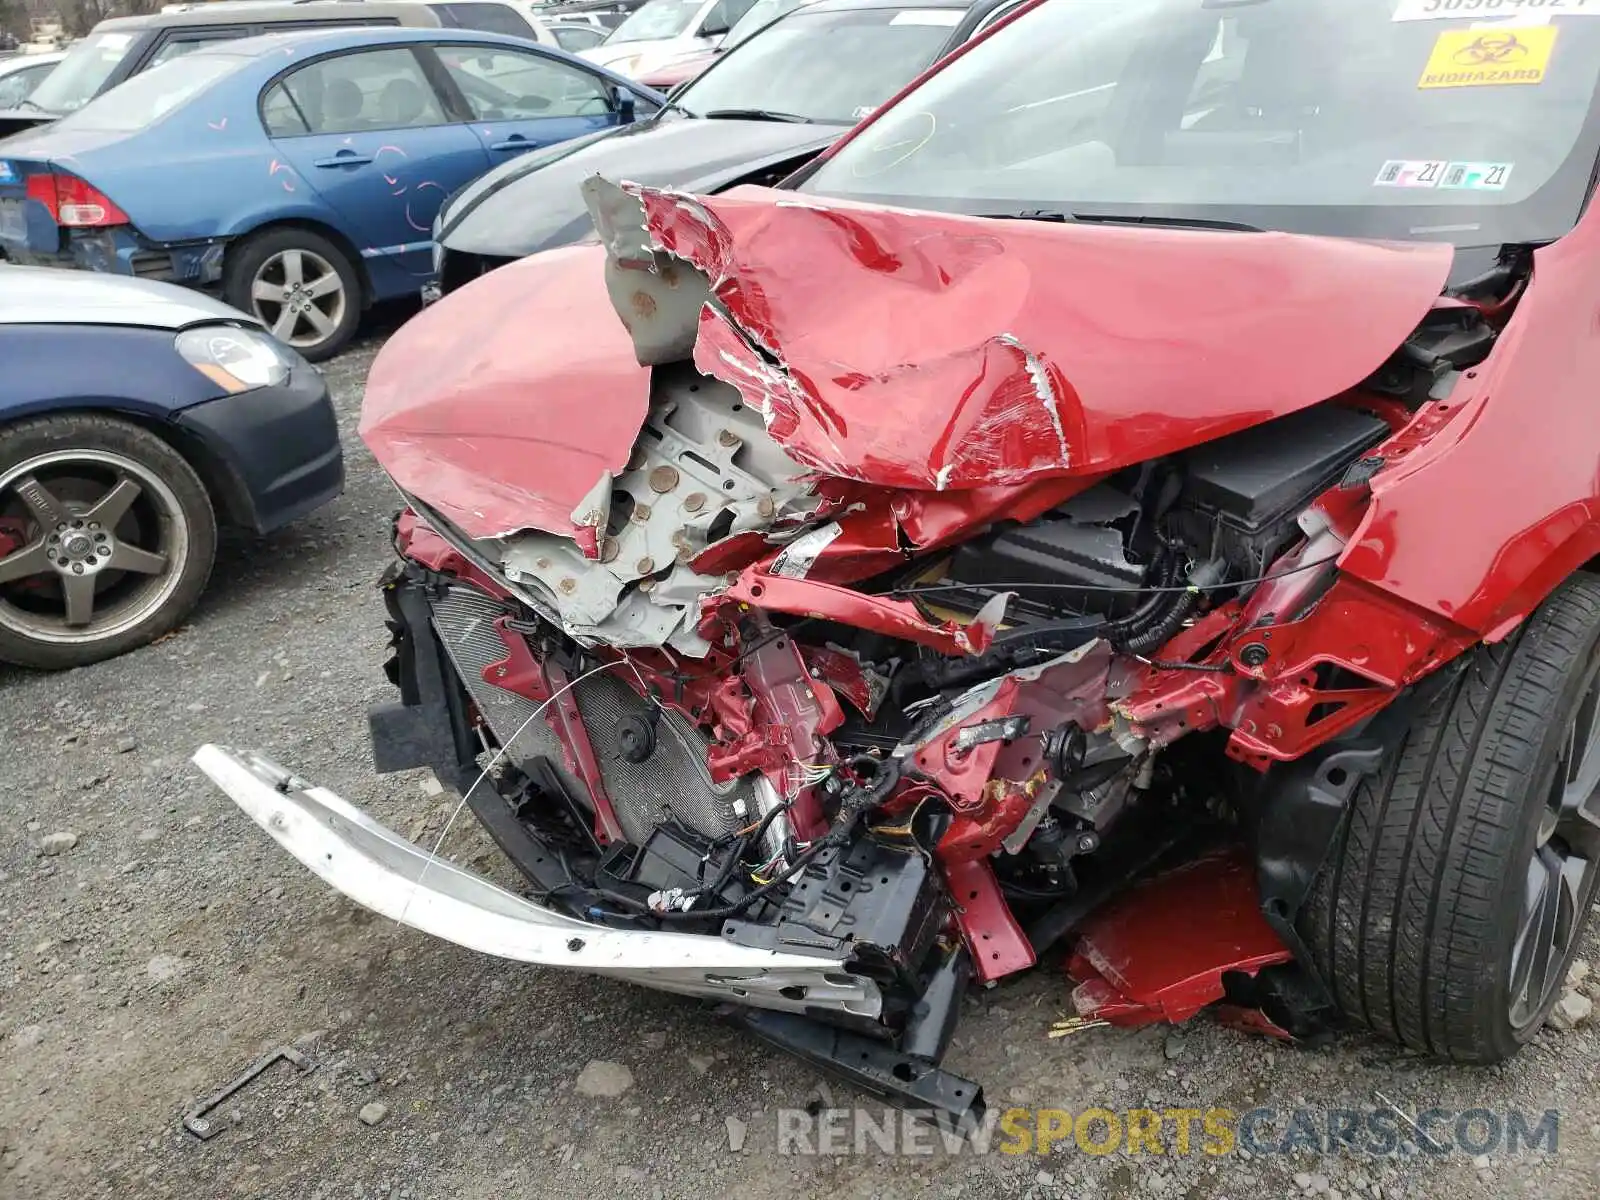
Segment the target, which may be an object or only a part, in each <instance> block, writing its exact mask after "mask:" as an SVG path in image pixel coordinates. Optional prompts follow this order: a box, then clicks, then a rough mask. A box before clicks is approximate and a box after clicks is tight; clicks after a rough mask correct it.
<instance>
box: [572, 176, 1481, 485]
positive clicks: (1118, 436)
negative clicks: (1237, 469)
mask: <svg viewBox="0 0 1600 1200" xmlns="http://www.w3.org/2000/svg"><path fill="white" fill-rule="evenodd" d="M584 189H585V193H586V196H587V199H588V202H589V207H590V212H591V213H592V214H593V215H594V217H595V223H596V228H597V229H598V230H599V231H600V234H601V238H602V241H603V242H604V243H605V244H606V247H607V250H608V252H609V255H610V259H611V261H610V264H609V268H608V288H609V291H610V295H611V299H612V304H613V307H614V308H615V309H616V311H617V314H618V316H620V317H621V318H622V320H623V323H624V324H625V325H627V326H628V328H629V329H630V330H631V332H632V335H633V342H634V345H635V348H636V351H637V353H638V357H639V361H640V362H644V363H661V362H670V361H675V360H676V359H677V358H680V357H683V356H684V355H685V354H686V353H692V354H693V356H694V362H695V365H696V366H698V367H699V368H700V369H701V370H702V371H704V372H706V373H707V374H710V375H713V376H715V377H716V378H718V379H722V380H724V381H726V382H728V383H731V384H732V385H733V386H735V387H737V388H739V390H740V391H741V392H742V393H743V394H744V396H745V398H746V402H747V403H749V404H750V405H751V406H752V407H754V408H756V409H757V410H758V411H760V412H761V413H762V415H763V417H764V418H765V419H766V422H767V428H768V430H769V432H770V433H771V434H772V436H773V437H774V438H775V439H777V441H778V442H779V443H780V444H781V445H782V446H783V447H784V449H785V450H787V451H788V452H789V454H790V455H791V456H792V457H793V458H795V459H796V460H797V461H799V462H801V463H803V464H805V465H806V466H808V467H812V468H814V469H816V470H817V471H820V472H826V473H828V474H831V475H838V476H843V477H845V478H849V479H856V480H860V481H863V482H866V483H872V484H876V485H879V486H883V487H896V488H916V489H923V490H933V491H939V490H945V489H953V488H962V489H964V488H977V487H985V486H990V485H994V484H1018V483H1023V482H1026V481H1028V480H1030V479H1034V478H1038V477H1045V476H1050V475H1061V474H1085V473H1090V472H1103V471H1106V470H1109V469H1114V468H1117V467H1121V466H1126V465H1129V464H1132V463H1136V462H1140V461H1143V460H1145V459H1149V458H1154V457H1157V456H1159V455H1163V454H1169V453H1172V452H1174V451H1177V450H1181V449H1184V448H1186V447H1188V446H1193V445H1195V444H1197V443H1200V442H1204V441H1208V440H1211V439H1213V438H1218V437H1222V436H1223V435H1225V434H1229V433H1233V432H1235V431H1237V430H1239V429H1243V428H1245V427H1247V426H1250V425H1255V424H1259V423H1260V422H1262V421H1266V420H1270V419H1271V418H1273V417H1277V416H1282V415H1284V414H1285V413H1289V412H1293V411H1295V410H1297V409H1301V408H1305V407H1308V406H1309V405H1312V404H1317V403H1320V402H1322V401H1324V400H1326V399H1327V398H1328V397H1330V396H1333V395H1336V394H1338V393H1339V392H1342V391H1344V390H1346V389H1347V388H1349V387H1352V386H1353V385H1355V384H1356V383H1359V382H1360V381H1361V380H1362V379H1364V378H1366V377H1367V376H1368V375H1370V374H1371V373H1372V372H1373V371H1374V370H1376V369H1377V368H1378V367H1379V366H1380V365H1382V363H1383V362H1384V360H1385V359H1387V358H1388V357H1389V355H1390V354H1392V353H1393V352H1394V350H1395V349H1396V347H1398V346H1399V345H1400V343H1401V342H1402V341H1403V340H1404V339H1405V338H1406V336H1407V335H1408V334H1410V332H1411V331H1412V330H1413V329H1414V328H1415V327H1416V325H1417V322H1418V321H1419V320H1421V318H1422V316H1423V315H1424V314H1425V313H1426V312H1427V310H1428V308H1429V306H1430V305H1431V304H1432V303H1433V302H1434V300H1435V299H1436V298H1437V297H1438V295H1439V291H1440V289H1441V288H1442V287H1443V285H1444V283H1445V279H1446V276H1447V275H1448V272H1449V269H1450V264H1451V262H1452V259H1453V256H1454V251H1453V250H1452V248H1451V247H1449V246H1447V245H1443V244H1422V243H1408V244H1404V245H1378V244H1375V243H1368V242H1358V241H1352V240H1348V239H1337V238H1315V237H1304V236H1299V235H1295V234H1284V233H1235V232H1218V231H1210V230H1173V229H1158V228H1150V227H1144V228H1133V229H1129V228H1117V227H1103V226H1090V225H1076V224H1071V223H1067V224H1052V223H1042V222H1027V221H996V220H990V219H984V218H976V217H964V216H953V215H948V214H943V213H931V212H908V211H905V210H902V209H888V208H879V207H875V206H871V205H864V204H851V203H846V202H835V201H831V200H823V199H819V198H816V197H811V196H800V195H797V194H795V193H791V192H779V191H773V190H770V189H764V188H750V187H747V188H739V189H735V190H734V191H732V192H728V193H726V194H724V195H720V196H714V197H702V196H684V195H680V194H677V193H672V192H666V191H661V190H656V189H651V188H643V187H639V186H637V185H634V184H627V183H624V184H614V183H610V182H608V181H606V180H604V179H600V178H594V179H591V180H589V181H588V182H587V183H586V184H585V185H584ZM683 264H688V265H690V266H692V267H693V268H694V269H695V271H697V272H699V273H700V275H701V276H702V277H703V279H704V287H705V288H706V290H708V291H709V294H710V296H711V302H710V303H702V298H703V294H704V293H703V292H702V291H701V290H700V289H697V288H695V287H693V286H691V285H690V284H689V283H688V282H686V281H685V280H684V279H683V274H684V272H683Z"/></svg>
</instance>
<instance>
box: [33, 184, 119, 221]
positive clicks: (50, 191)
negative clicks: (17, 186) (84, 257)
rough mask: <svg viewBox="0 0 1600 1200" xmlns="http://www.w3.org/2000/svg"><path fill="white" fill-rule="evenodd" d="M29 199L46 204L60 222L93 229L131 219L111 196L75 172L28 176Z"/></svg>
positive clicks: (52, 216) (51, 216)
mask: <svg viewBox="0 0 1600 1200" xmlns="http://www.w3.org/2000/svg"><path fill="white" fill-rule="evenodd" d="M28 199H30V200H37V201H38V202H39V203H40V204H42V205H44V206H45V208H46V209H48V210H49V212H50V219H51V220H52V221H54V222H55V223H56V224H57V225H63V226H69V227H72V228H75V229H94V228H98V227H100V226H104V225H126V224H127V223H128V214H127V213H125V212H123V211H122V210H121V209H120V208H118V207H117V206H116V205H115V204H113V203H112V202H111V198H110V197H109V196H107V195H106V194H105V193H104V192H102V191H101V190H100V189H99V188H97V187H95V186H94V185H93V184H90V183H87V182H85V181H84V180H82V179H79V178H78V177H77V176H76V175H61V174H53V175H30V176H28Z"/></svg>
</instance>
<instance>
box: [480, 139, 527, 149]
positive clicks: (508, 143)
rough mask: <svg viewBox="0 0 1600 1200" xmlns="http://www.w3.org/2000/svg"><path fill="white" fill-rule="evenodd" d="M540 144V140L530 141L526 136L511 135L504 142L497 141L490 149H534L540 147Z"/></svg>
mask: <svg viewBox="0 0 1600 1200" xmlns="http://www.w3.org/2000/svg"><path fill="white" fill-rule="evenodd" d="M538 145H539V143H538V142H533V141H529V140H528V139H527V138H525V137H509V138H507V139H506V140H505V141H503V142H495V143H493V144H492V145H491V146H490V147H489V149H491V150H534V149H537V148H538Z"/></svg>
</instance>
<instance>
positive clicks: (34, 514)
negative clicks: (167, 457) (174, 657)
mask: <svg viewBox="0 0 1600 1200" xmlns="http://www.w3.org/2000/svg"><path fill="white" fill-rule="evenodd" d="M188 555H189V524H188V520H187V519H186V518H185V517H184V515H183V510H182V507H181V506H180V505H179V503H178V498H177V496H176V495H175V494H174V492H173V490H172V488H171V487H169V486H168V485H167V483H166V482H165V481H163V480H162V479H161V478H160V477H159V476H157V475H156V474H155V473H154V472H153V471H151V470H150V468H148V467H146V466H144V465H143V464H142V463H139V462H137V461H135V460H134V459H131V458H127V457H125V456H123V455H120V454H115V453H112V452H109V451H102V450H87V449H84V450H62V451H56V452H53V453H50V454H44V455H40V456H38V457H36V458H32V459H29V460H28V461H26V462H23V463H21V464H19V465H17V466H15V467H13V468H11V469H10V470H9V471H7V472H6V473H5V474H4V476H0V627H4V628H6V629H8V630H11V631H12V632H14V633H17V634H20V635H22V636H23V637H27V638H30V639H34V640H37V641H45V642H54V643H82V642H90V641H98V640H100V639H102V638H109V637H114V636H116V635H117V634H119V633H122V632H123V631H124V630H126V629H129V628H131V627H133V626H135V625H137V624H139V623H140V622H141V621H144V620H145V619H147V618H148V617H149V616H150V615H151V614H153V613H154V612H155V611H156V610H158V609H159V608H160V607H161V606H162V605H163V604H165V603H166V602H167V601H168V600H169V599H170V598H171V596H172V594H173V592H174V591H175V590H176V589H177V587H178V585H179V582H180V580H181V578H182V575H183V569H184V566H185V564H186V562H187V560H188Z"/></svg>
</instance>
